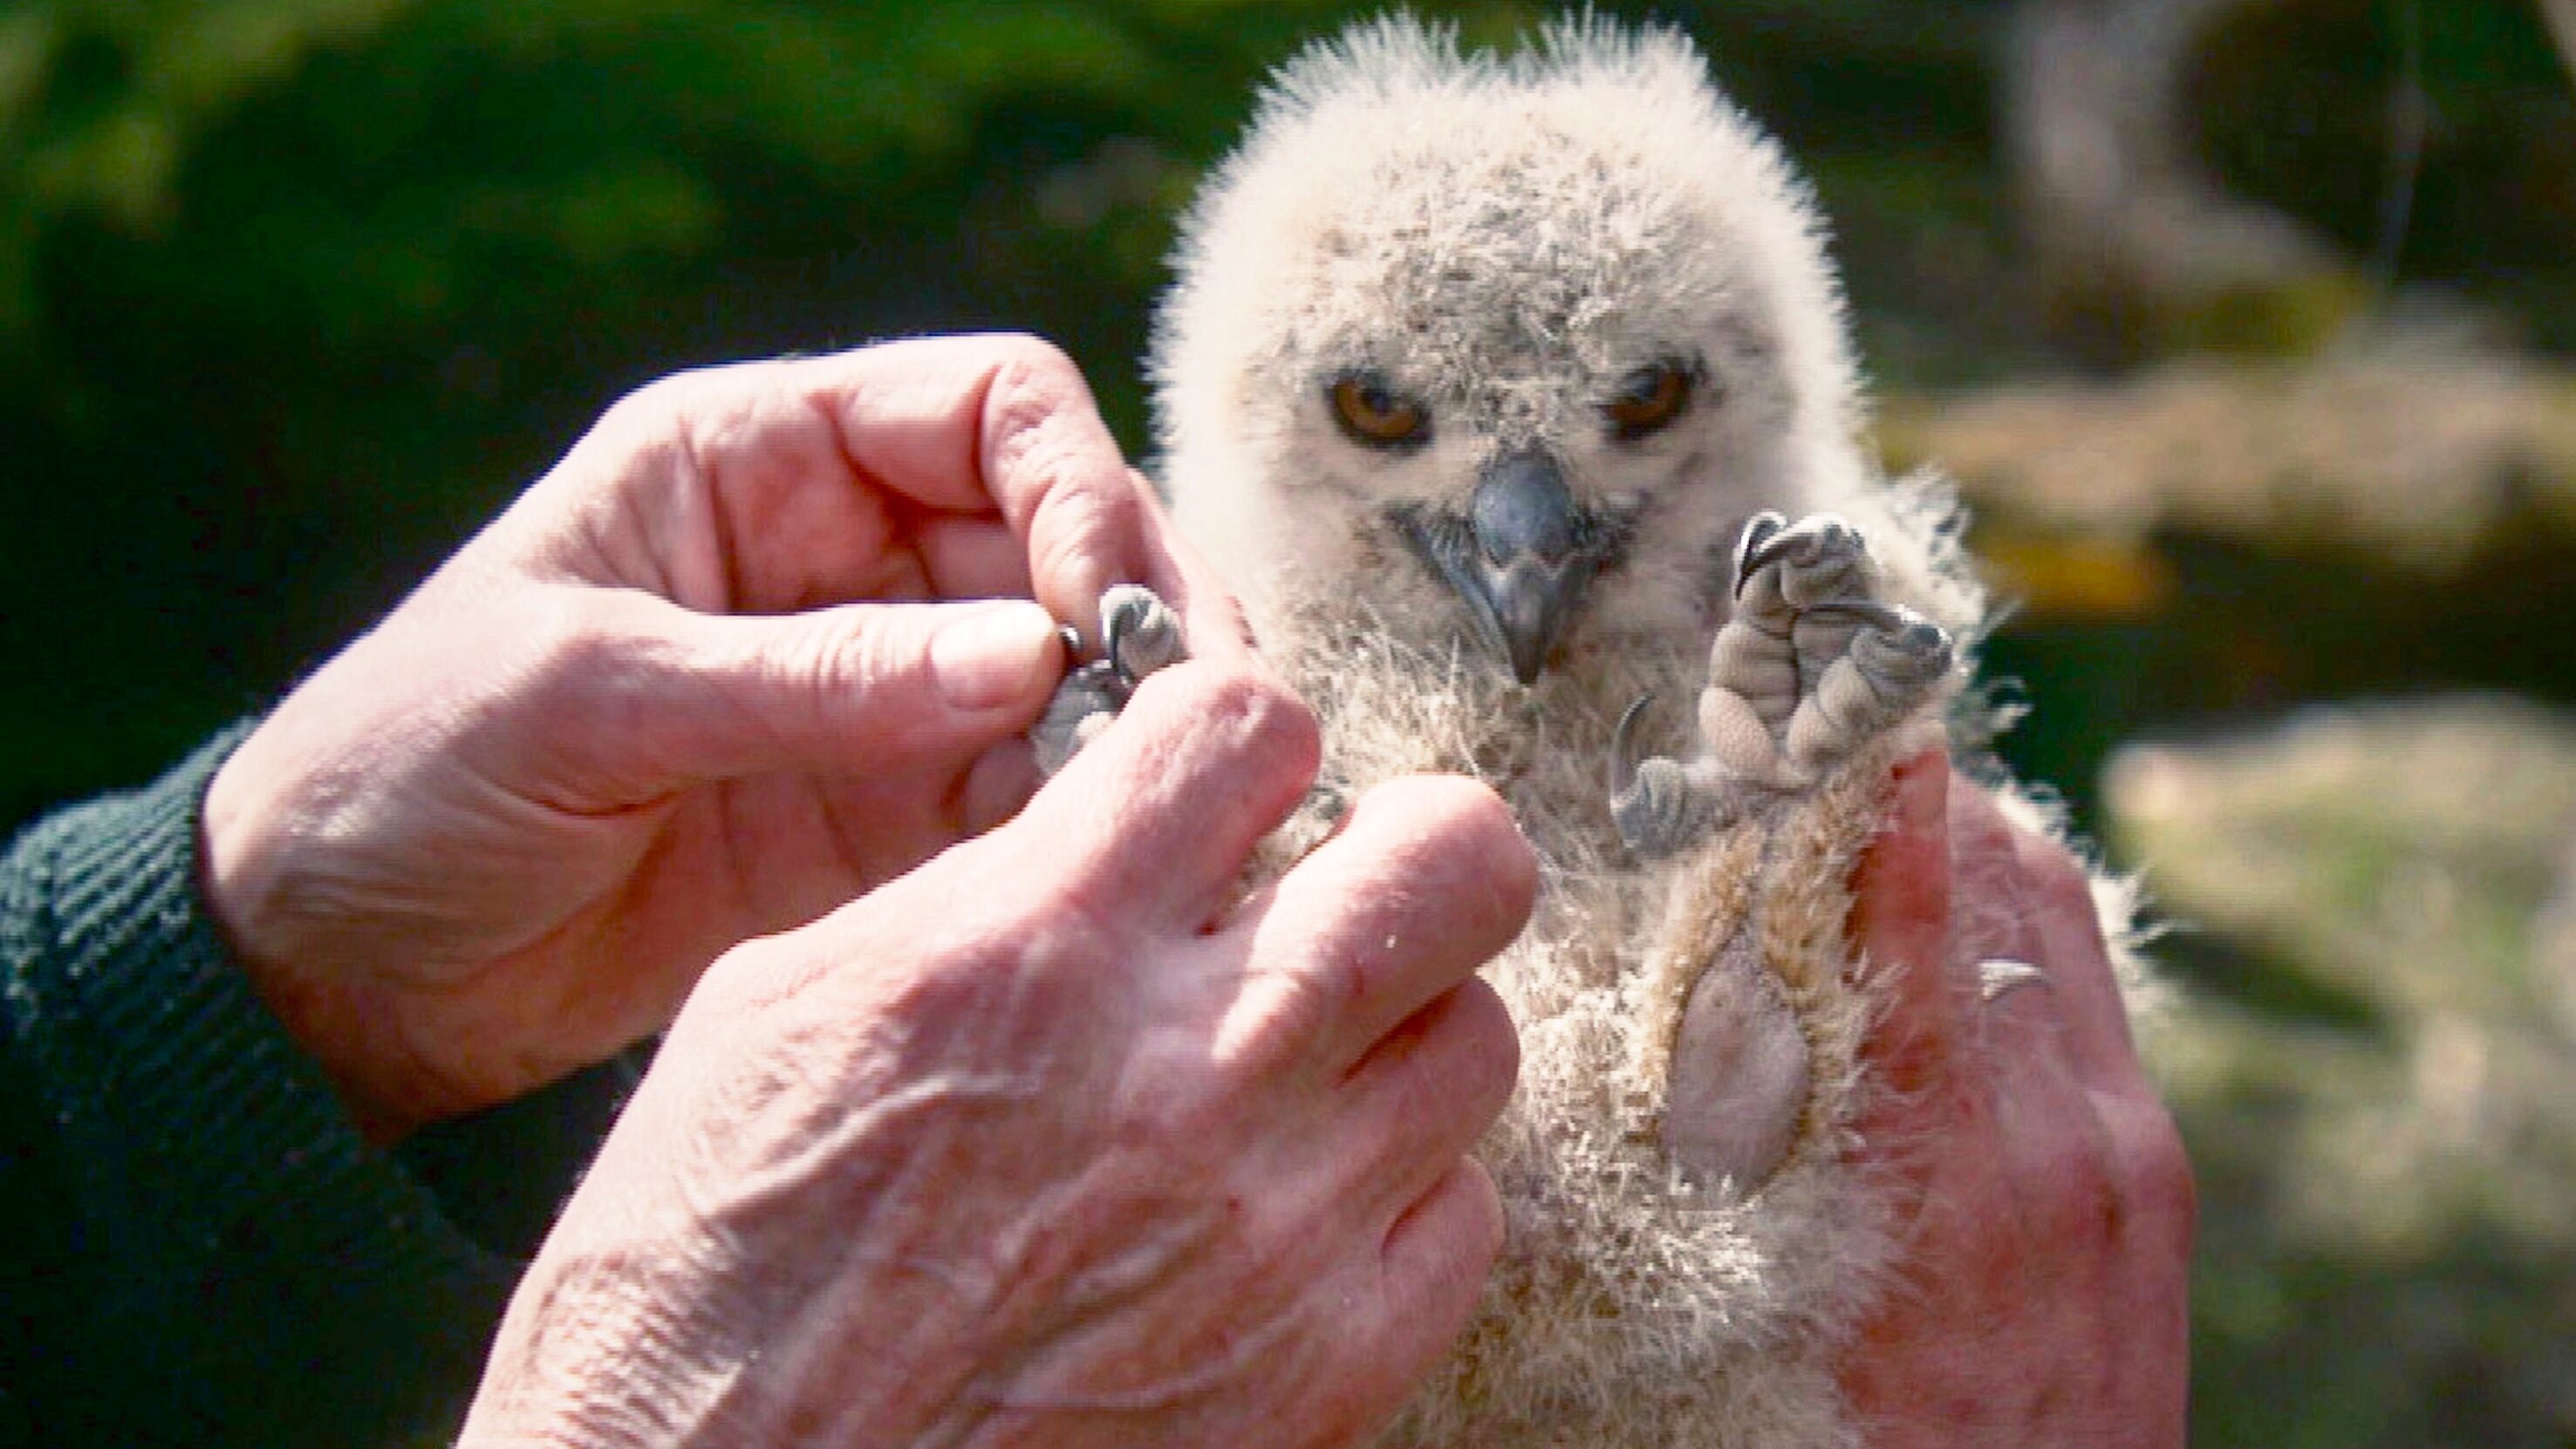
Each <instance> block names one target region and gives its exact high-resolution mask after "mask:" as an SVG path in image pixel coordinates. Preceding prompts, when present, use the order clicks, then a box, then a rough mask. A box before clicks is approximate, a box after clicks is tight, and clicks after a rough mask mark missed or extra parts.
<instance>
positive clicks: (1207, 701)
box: [1143, 666, 1324, 779]
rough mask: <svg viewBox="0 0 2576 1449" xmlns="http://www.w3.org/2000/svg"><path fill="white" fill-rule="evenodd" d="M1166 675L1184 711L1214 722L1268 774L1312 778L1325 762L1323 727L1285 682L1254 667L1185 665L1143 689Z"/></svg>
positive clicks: (1159, 674) (1232, 745)
mask: <svg viewBox="0 0 2576 1449" xmlns="http://www.w3.org/2000/svg"><path fill="white" fill-rule="evenodd" d="M1166 679H1168V680H1170V681H1171V685H1172V687H1173V688H1174V689H1175V690H1176V691H1177V692H1178V694H1179V696H1180V697H1179V698H1178V699H1177V700H1176V701H1175V703H1176V704H1177V705H1178V706H1179V707H1180V708H1181V709H1182V710H1183V711H1185V712H1187V713H1188V714H1190V715H1193V716H1195V717H1197V718H1200V719H1203V720H1206V721H1208V722H1209V724H1210V725H1211V726H1212V727H1213V728H1215V729H1217V730H1218V731H1219V732H1220V733H1221V735H1222V737H1223V738H1224V740H1225V743H1226V745H1227V747H1228V748H1229V749H1231V750H1233V751H1236V752H1239V753H1240V754H1242V755H1243V756H1244V757H1245V758H1246V759H1248V760H1249V761H1250V762H1252V763H1253V764H1255V765H1256V766H1258V767H1260V768H1261V769H1262V771H1263V773H1265V774H1267V773H1272V772H1287V771H1293V772H1295V773H1296V774H1297V775H1298V777H1299V778H1301V779H1302V778H1310V777H1312V776H1313V774H1314V773H1315V770H1316V769H1317V767H1318V766H1320V765H1321V763H1322V761H1323V753H1324V736H1323V729H1322V727H1321V726H1320V725H1319V724H1318V723H1317V722H1316V720H1315V713H1314V711H1313V710H1311V709H1308V708H1307V707H1306V704H1305V702H1304V701H1303V700H1300V699H1299V698H1297V696H1296V695H1295V694H1294V693H1292V692H1290V691H1289V689H1288V688H1287V687H1286V686H1285V685H1282V684H1280V683H1278V682H1277V681H1275V680H1270V679H1265V678H1263V677H1261V676H1260V675H1257V674H1253V673H1250V672H1248V671H1242V670H1229V669H1217V668H1199V669H1194V668H1189V667H1186V666H1184V667H1180V668H1173V669H1166V670H1162V671H1159V672H1157V673H1156V674H1154V675H1153V676H1152V677H1150V678H1149V679H1147V680H1146V682H1145V684H1144V686H1143V688H1144V689H1153V688H1154V687H1155V685H1156V684H1157V683H1158V682H1160V681H1163V680H1166Z"/></svg>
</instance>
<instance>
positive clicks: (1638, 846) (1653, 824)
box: [1607, 694, 1704, 860]
mask: <svg viewBox="0 0 2576 1449" xmlns="http://www.w3.org/2000/svg"><path fill="white" fill-rule="evenodd" d="M1654 702H1655V697H1654V696H1653V695H1651V694H1647V695H1640V696H1638V699H1637V702H1636V703H1635V704H1632V705H1630V706H1628V710H1627V712H1626V713H1625V714H1622V715H1620V716H1619V725H1618V728H1617V729H1615V730H1613V731H1612V732H1611V735H1610V775H1609V779H1608V781H1607V783H1608V785H1609V787H1610V823H1611V824H1612V825H1613V826H1615V827H1617V829H1618V831H1619V840H1620V843H1621V844H1623V845H1626V846H1627V847H1628V849H1629V851H1630V852H1631V853H1633V854H1635V855H1638V856H1640V857H1643V858H1645V859H1649V860H1651V859H1654V858H1655V857H1658V856H1665V855H1670V854H1672V853H1673V852H1675V851H1677V850H1680V849H1681V848H1682V847H1684V846H1686V845H1688V844H1690V843H1691V840H1692V838H1693V837H1694V836H1696V835H1697V834H1698V833H1699V824H1700V819H1701V816H1702V814H1703V813H1704V812H1703V811H1702V810H1701V808H1700V802H1699V798H1698V791H1697V790H1696V788H1695V787H1694V786H1693V785H1692V783H1691V778H1690V773H1689V772H1688V771H1687V770H1685V769H1683V768H1682V767H1681V765H1679V764H1678V763H1676V762H1674V761H1672V760H1669V759H1666V758H1665V757H1663V756H1661V755H1656V756H1654V757H1652V758H1650V759H1646V760H1642V761H1641V760H1637V759H1636V758H1635V757H1634V755H1633V753H1632V751H1633V749H1634V747H1635V738H1634V737H1635V733H1636V726H1637V720H1638V718H1639V717H1640V716H1642V715H1644V714H1645V712H1646V707H1647V706H1648V705H1651V704H1653V703H1654Z"/></svg>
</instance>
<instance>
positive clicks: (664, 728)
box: [630, 599, 1064, 781]
mask: <svg viewBox="0 0 2576 1449" xmlns="http://www.w3.org/2000/svg"><path fill="white" fill-rule="evenodd" d="M655 603H656V605H657V606H658V607H657V608H656V610H655V612H657V613H659V614H661V615H662V617H661V618H659V619H657V620H653V621H651V623H652V624H654V625H658V626H659V627H656V628H653V629H652V630H651V632H652V633H653V634H657V635H659V636H660V637H661V638H662V640H663V641H665V643H664V647H661V648H655V649H651V650H648V651H646V652H647V653H649V654H652V655H657V656H660V657H661V659H662V663H661V664H660V665H659V666H658V667H653V668H651V669H649V670H648V673H650V674H658V675H661V676H662V678H661V682H660V686H659V687H648V688H647V689H646V690H644V691H643V693H645V694H647V695H650V696H652V697H653V703H652V704H651V705H650V706H649V707H647V708H644V709H633V705H634V704H635V703H637V701H634V700H632V699H630V709H631V710H632V712H633V713H634V714H637V715H651V716H654V717H653V718H650V719H649V720H648V719H637V720H636V721H635V727H636V728H639V729H642V730H644V731H646V732H647V733H648V734H649V736H650V737H651V738H652V739H653V741H654V748H652V749H650V750H649V751H647V753H648V754H650V755H653V756H658V759H657V760H656V761H655V763H656V764H657V765H658V766H659V771H660V773H663V774H664V775H665V776H666V777H669V778H677V779H694V780H701V781H704V780H722V779H733V778H738V777H740V776H744V775H752V774H760V773H765V772H770V771H812V772H817V773H831V774H859V773H872V772H876V771H880V770H883V769H887V768H889V767H895V766H902V765H908V764H917V763H919V762H922V761H927V760H936V759H943V758H944V759H955V760H960V761H964V760H969V759H972V758H973V757H974V756H975V755H977V754H979V753H980V752H982V751H983V750H985V749H987V748H989V747H990V746H992V745H994V744H996V743H999V742H1000V741H1002V740H1004V739H1007V738H1009V737H1010V736H1012V735H1015V734H1018V733H1021V732H1023V731H1025V730H1026V729H1027V728H1028V727H1029V726H1030V725H1031V724H1032V723H1034V722H1035V721H1036V719H1037V717H1038V714H1039V712H1040V711H1041V710H1042V709H1044V708H1045V706H1046V701H1047V698H1048V696H1049V695H1050V694H1051V693H1053V691H1054V689H1055V686H1056V683H1057V682H1058V681H1059V680H1061V679H1062V678H1063V675H1064V654H1063V646H1062V645H1061V644H1060V643H1059V642H1058V641H1057V638H1056V632H1055V621H1054V620H1053V619H1052V618H1051V617H1050V616H1049V615H1048V614H1047V612H1046V610H1045V609H1043V608H1041V607H1039V606H1038V605H1037V604H1035V603H1032V602H1029V601H1028V600H1025V599H991V600H979V601H976V602H971V603H940V604H851V605H844V606H842V607H838V608H832V609H822V610H816V611H813V612H809V613H803V614H791V615H753V616H738V615H717V614H700V613H694V612H692V611H690V610H687V609H683V608H681V607H679V606H677V605H670V604H661V603H660V601H655ZM639 622H642V621H639ZM673 646H676V647H673Z"/></svg>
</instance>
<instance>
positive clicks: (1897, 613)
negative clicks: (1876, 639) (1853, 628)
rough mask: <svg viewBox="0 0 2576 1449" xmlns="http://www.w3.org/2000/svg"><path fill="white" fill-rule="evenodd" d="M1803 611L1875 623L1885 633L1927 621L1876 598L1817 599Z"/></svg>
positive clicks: (1900, 631) (1944, 637) (1934, 626)
mask: <svg viewBox="0 0 2576 1449" xmlns="http://www.w3.org/2000/svg"><path fill="white" fill-rule="evenodd" d="M1805 612H1807V613H1810V614H1842V615H1846V616H1848V617H1851V618H1854V619H1858V620H1860V621H1861V622H1863V623H1866V624H1872V625H1875V626H1877V628H1878V629H1879V631H1880V632H1882V633H1887V634H1902V633H1904V632H1905V631H1906V630H1908V629H1910V628H1913V627H1914V626H1915V625H1917V624H1922V623H1926V622H1928V621H1926V620H1924V619H1923V618H1922V617H1921V616H1920V615H1916V614H1910V613H1907V612H1906V611H1905V610H1903V609H1900V608H1898V607H1896V606H1895V605H1893V604H1882V603H1880V602H1878V601H1877V600H1876V599H1819V600H1817V601H1816V602H1814V603H1812V604H1809V605H1808V606H1807V607H1806V610H1805ZM1931 627H1932V628H1935V629H1938V628H1939V627H1940V626H1939V625H1937V624H1933V625H1931ZM1942 638H1943V639H1944V640H1945V641H1946V640H1947V639H1948V638H1949V636H1948V635H1947V634H1944V635H1943V636H1942Z"/></svg>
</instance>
